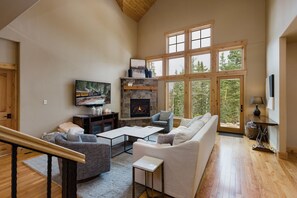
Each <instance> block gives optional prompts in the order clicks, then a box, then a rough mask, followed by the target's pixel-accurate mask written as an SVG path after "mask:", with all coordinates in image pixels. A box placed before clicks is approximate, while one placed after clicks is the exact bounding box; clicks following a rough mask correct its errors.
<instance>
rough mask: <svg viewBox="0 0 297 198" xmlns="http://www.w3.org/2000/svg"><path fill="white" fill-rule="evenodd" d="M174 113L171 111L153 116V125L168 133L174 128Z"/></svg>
mask: <svg viewBox="0 0 297 198" xmlns="http://www.w3.org/2000/svg"><path fill="white" fill-rule="evenodd" d="M173 116H174V115H173V113H172V112H170V111H161V112H159V113H157V114H155V115H153V116H152V118H151V122H152V125H154V126H158V127H162V128H164V133H168V132H170V131H171V130H172V128H173Z"/></svg>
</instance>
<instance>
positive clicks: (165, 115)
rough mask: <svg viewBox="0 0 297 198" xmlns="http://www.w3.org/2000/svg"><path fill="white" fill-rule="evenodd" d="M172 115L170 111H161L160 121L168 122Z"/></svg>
mask: <svg viewBox="0 0 297 198" xmlns="http://www.w3.org/2000/svg"><path fill="white" fill-rule="evenodd" d="M170 115H171V112H170V111H161V112H160V118H159V120H162V121H167V120H168V119H169V116H170Z"/></svg>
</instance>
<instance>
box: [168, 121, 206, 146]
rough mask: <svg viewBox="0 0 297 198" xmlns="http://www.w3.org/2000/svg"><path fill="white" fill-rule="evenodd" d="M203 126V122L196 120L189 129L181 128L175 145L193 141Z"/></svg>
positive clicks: (174, 140) (174, 142) (176, 135)
mask: <svg viewBox="0 0 297 198" xmlns="http://www.w3.org/2000/svg"><path fill="white" fill-rule="evenodd" d="M203 126H204V122H203V121H202V120H196V121H195V122H193V124H191V126H189V127H184V126H179V127H178V128H179V130H180V131H179V132H177V133H176V134H175V136H174V139H173V145H178V144H181V143H183V142H186V141H188V140H190V139H192V137H193V136H194V135H196V133H198V132H199V130H200V129H201V128H202V127H203Z"/></svg>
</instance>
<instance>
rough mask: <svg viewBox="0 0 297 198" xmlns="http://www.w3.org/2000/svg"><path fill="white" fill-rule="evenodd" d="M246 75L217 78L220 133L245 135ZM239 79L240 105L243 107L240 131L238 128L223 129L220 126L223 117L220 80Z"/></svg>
mask: <svg viewBox="0 0 297 198" xmlns="http://www.w3.org/2000/svg"><path fill="white" fill-rule="evenodd" d="M244 77H245V76H244V75H234V76H233V75H230V76H218V77H217V85H216V86H217V89H218V91H217V112H218V116H219V122H218V131H222V132H225V131H228V132H231V133H240V134H243V133H244ZM234 78H236V79H239V80H240V93H241V94H240V103H241V106H242V111H241V112H240V121H239V122H240V123H239V124H240V127H239V129H237V128H229V127H221V126H220V115H221V112H220V111H221V108H220V104H221V101H220V80H221V79H234Z"/></svg>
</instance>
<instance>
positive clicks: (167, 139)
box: [157, 134, 175, 145]
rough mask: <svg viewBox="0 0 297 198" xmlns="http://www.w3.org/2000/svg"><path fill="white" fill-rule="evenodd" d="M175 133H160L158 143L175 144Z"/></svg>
mask: <svg viewBox="0 0 297 198" xmlns="http://www.w3.org/2000/svg"><path fill="white" fill-rule="evenodd" d="M174 136H175V134H159V135H158V137H157V143H158V144H170V145H172V144H173V139H174Z"/></svg>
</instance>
